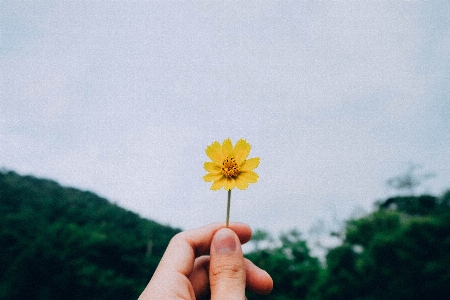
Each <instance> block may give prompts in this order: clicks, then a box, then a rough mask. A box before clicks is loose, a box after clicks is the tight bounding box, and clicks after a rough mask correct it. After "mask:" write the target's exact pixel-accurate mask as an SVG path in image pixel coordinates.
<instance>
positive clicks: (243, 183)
mask: <svg viewBox="0 0 450 300" xmlns="http://www.w3.org/2000/svg"><path fill="white" fill-rule="evenodd" d="M235 181H236V187H237V188H238V189H240V190H245V189H246V188H248V183H249V182H248V180H245V178H244V177H242V176H238V177H236V180H235Z"/></svg>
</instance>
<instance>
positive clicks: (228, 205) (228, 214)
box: [225, 190, 231, 227]
mask: <svg viewBox="0 0 450 300" xmlns="http://www.w3.org/2000/svg"><path fill="white" fill-rule="evenodd" d="M230 203H231V190H228V202H227V220H226V222H225V223H226V226H227V227H230V226H229V225H230Z"/></svg>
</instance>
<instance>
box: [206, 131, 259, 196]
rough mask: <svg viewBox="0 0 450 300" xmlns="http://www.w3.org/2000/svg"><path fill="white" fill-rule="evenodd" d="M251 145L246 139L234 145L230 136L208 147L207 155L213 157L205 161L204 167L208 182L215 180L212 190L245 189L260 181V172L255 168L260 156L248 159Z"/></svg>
mask: <svg viewBox="0 0 450 300" xmlns="http://www.w3.org/2000/svg"><path fill="white" fill-rule="evenodd" d="M250 149H251V146H250V144H249V143H247V142H246V141H245V140H244V139H240V140H239V141H238V142H237V143H236V145H235V146H234V147H233V144H232V143H231V140H230V139H229V138H228V139H226V140H224V141H223V143H222V145H221V144H220V143H219V142H217V141H216V142H214V143H212V144H211V145H209V146H208V147H207V148H206V155H208V157H209V158H210V159H211V161H209V162H205V164H204V168H205V170H206V171H207V172H209V173H208V174H206V175H205V176H203V179H204V180H205V181H206V182H211V181H212V182H213V183H212V185H211V190H215V191H217V190H220V189H221V188H222V187H223V188H224V189H225V190H228V191H231V190H232V189H234V187H237V188H238V189H240V190H245V189H246V188H247V187H248V184H249V183H255V182H257V181H258V178H259V176H258V174H256V173H255V172H254V171H253V170H254V169H255V168H256V167H258V165H259V157H254V158H250V159H247V156H248V155H249V153H250Z"/></svg>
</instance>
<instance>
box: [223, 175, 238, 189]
mask: <svg viewBox="0 0 450 300" xmlns="http://www.w3.org/2000/svg"><path fill="white" fill-rule="evenodd" d="M235 186H236V182H235V180H234V178H227V180H226V181H225V184H224V188H225V189H226V190H227V191H228V190H232V189H234V187H235Z"/></svg>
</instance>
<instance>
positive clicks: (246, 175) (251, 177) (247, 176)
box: [239, 171, 259, 183]
mask: <svg viewBox="0 0 450 300" xmlns="http://www.w3.org/2000/svg"><path fill="white" fill-rule="evenodd" d="M239 177H242V180H246V181H248V182H250V183H255V182H258V178H259V176H258V174H256V173H255V172H254V171H245V172H242V173H240V174H239Z"/></svg>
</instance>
